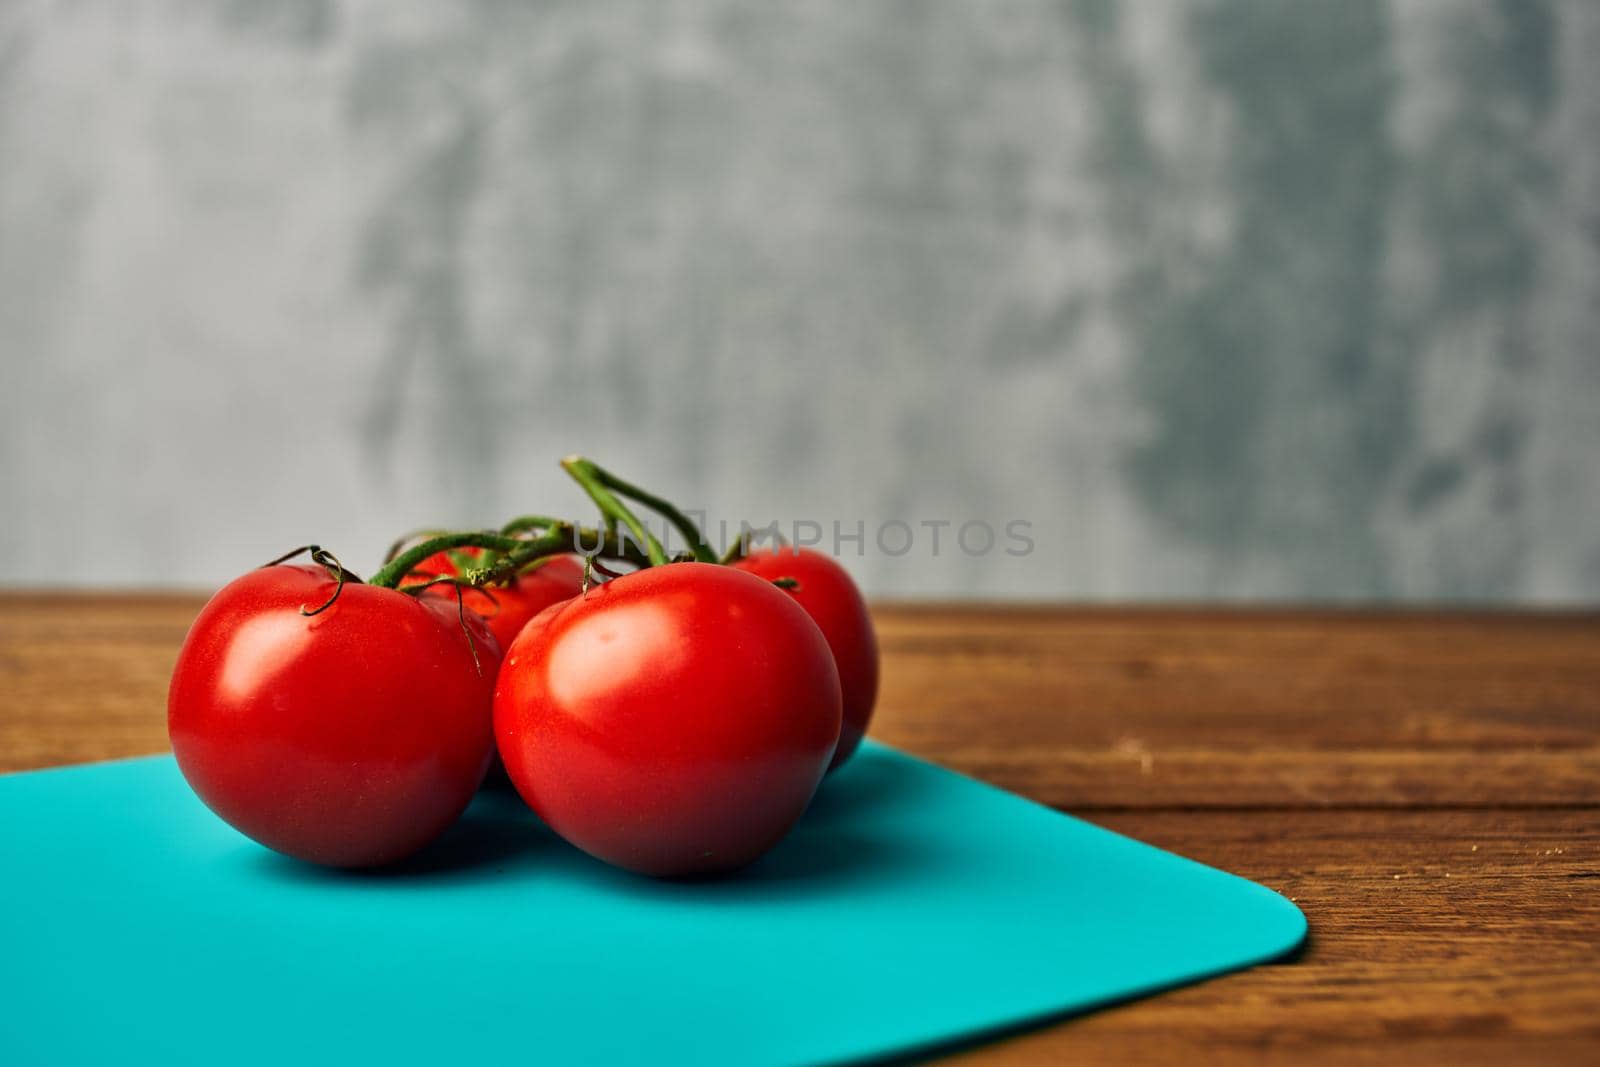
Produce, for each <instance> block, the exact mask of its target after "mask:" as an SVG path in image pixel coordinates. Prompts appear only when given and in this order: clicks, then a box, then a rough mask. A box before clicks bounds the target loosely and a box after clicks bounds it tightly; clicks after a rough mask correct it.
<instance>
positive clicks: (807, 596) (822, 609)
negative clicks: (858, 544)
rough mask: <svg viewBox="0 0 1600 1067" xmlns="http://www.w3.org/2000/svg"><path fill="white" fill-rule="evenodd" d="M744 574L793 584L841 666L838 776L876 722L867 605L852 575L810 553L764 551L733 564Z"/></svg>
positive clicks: (874, 657)
mask: <svg viewBox="0 0 1600 1067" xmlns="http://www.w3.org/2000/svg"><path fill="white" fill-rule="evenodd" d="M734 566H735V567H738V568H739V569H740V570H745V571H749V572H750V573H751V574H754V575H757V576H759V577H762V578H765V579H767V580H769V581H771V580H774V579H777V578H793V579H794V580H795V581H796V582H797V583H798V584H797V585H796V586H795V587H794V588H792V589H789V590H788V593H789V595H790V596H792V597H794V599H795V600H797V601H799V603H800V606H801V607H803V608H805V609H806V614H808V615H810V616H811V618H812V620H813V621H814V622H816V624H817V626H818V627H819V628H820V629H821V630H822V636H823V637H825V638H827V639H828V648H830V649H831V650H832V651H833V658H834V662H836V663H837V664H838V665H839V685H840V687H841V688H842V690H843V692H844V726H843V727H842V728H841V729H840V731H839V748H838V750H837V751H835V752H834V754H833V763H832V764H831V765H830V766H829V768H828V769H829V770H833V769H834V768H835V767H838V766H839V765H840V764H842V763H844V761H845V760H847V759H849V758H850V756H851V754H852V753H854V752H855V750H856V747H857V746H858V745H860V744H861V738H862V735H864V734H865V733H866V732H867V723H868V722H870V721H871V720H872V708H873V706H874V705H875V704H876V703H877V701H878V638H877V635H876V634H875V633H874V632H873V630H872V618H871V616H869V615H868V614H867V605H866V602H865V601H863V600H862V599H861V592H860V590H858V589H857V588H856V583H855V582H853V581H851V580H850V575H849V573H847V572H846V571H845V569H844V568H843V567H841V566H840V565H839V564H838V563H837V562H836V561H835V560H834V559H833V557H832V556H827V555H824V554H823V553H821V552H815V551H812V550H811V549H809V548H800V549H795V548H787V547H780V548H775V549H774V548H762V549H756V550H754V551H753V552H751V553H750V554H749V555H748V556H745V557H744V558H743V559H741V560H739V561H738V562H737V563H735V564H734Z"/></svg>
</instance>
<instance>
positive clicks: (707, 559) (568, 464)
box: [561, 456, 717, 563]
mask: <svg viewBox="0 0 1600 1067" xmlns="http://www.w3.org/2000/svg"><path fill="white" fill-rule="evenodd" d="M561 466H562V467H563V468H564V469H565V470H566V472H567V473H568V474H570V475H572V476H573V477H574V478H576V479H577V480H578V484H580V485H582V486H583V487H584V490H585V491H587V492H589V495H590V496H591V497H593V496H594V493H593V492H592V491H591V490H590V489H589V483H590V482H595V483H598V484H600V485H602V486H604V487H605V488H606V489H608V490H610V491H612V492H614V493H619V494H621V495H622V496H625V497H627V498H628V499H630V500H632V501H634V502H635V503H638V504H643V505H644V506H645V507H647V508H650V509H651V510H652V511H654V512H656V514H658V515H660V516H661V517H662V518H664V519H666V520H667V521H668V522H669V523H671V524H672V526H673V528H674V529H676V530H677V531H678V532H679V533H680V534H682V535H683V539H684V541H685V542H686V543H687V544H688V546H689V551H690V552H691V553H693V555H694V558H695V559H696V560H698V561H699V562H701V563H716V562H717V554H716V553H715V552H713V551H712V550H711V546H710V545H708V544H706V541H705V538H704V537H703V536H701V534H700V528H699V527H698V526H696V525H695V524H694V523H693V522H692V521H690V519H689V516H687V515H685V514H684V513H683V512H682V511H680V510H678V508H677V507H676V506H674V505H673V504H672V502H671V501H668V500H664V499H662V498H661V497H659V496H656V495H655V494H654V493H652V492H650V491H648V490H645V489H641V488H639V487H638V486H636V485H634V484H633V483H631V482H625V481H623V480H622V479H621V478H618V477H617V476H616V475H615V474H612V473H611V472H610V471H608V470H606V469H605V468H604V467H601V466H600V465H599V464H597V463H595V462H594V461H592V460H587V459H584V458H583V457H582V456H568V457H567V458H566V459H564V460H562V461H561ZM595 503H596V504H600V500H599V499H598V498H596V499H595ZM601 510H602V511H605V506H604V505H601ZM607 517H608V518H610V517H611V516H610V514H609V513H607ZM624 521H625V520H624Z"/></svg>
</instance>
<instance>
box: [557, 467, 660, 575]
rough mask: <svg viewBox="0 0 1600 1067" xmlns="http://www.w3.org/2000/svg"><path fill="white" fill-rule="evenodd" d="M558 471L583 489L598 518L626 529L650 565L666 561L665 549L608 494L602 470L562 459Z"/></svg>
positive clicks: (635, 517)
mask: <svg viewBox="0 0 1600 1067" xmlns="http://www.w3.org/2000/svg"><path fill="white" fill-rule="evenodd" d="M561 469H562V470H564V471H566V472H567V473H568V474H570V475H572V479H573V481H575V482H577V483H578V484H579V485H580V486H582V487H583V491H584V492H585V493H588V494H589V499H590V500H593V501H594V503H595V507H597V508H599V509H600V514H601V515H603V516H604V517H605V518H607V519H610V520H613V521H615V522H619V523H621V524H622V525H623V526H625V527H626V528H627V530H628V532H629V533H630V534H632V535H633V537H634V539H635V542H636V543H637V544H639V545H641V546H642V547H643V548H644V551H645V555H646V556H647V557H648V558H649V560H650V566H652V567H657V566H660V565H661V564H663V563H665V562H667V550H666V549H664V548H662V547H661V542H660V541H658V540H656V535H655V534H653V533H651V532H650V528H649V527H648V526H646V525H645V524H644V523H642V522H640V521H639V516H637V515H635V514H634V513H633V511H632V509H630V508H629V507H628V505H626V504H624V503H623V502H622V501H620V500H618V499H617V498H616V496H615V495H614V494H613V493H612V491H611V489H612V486H611V485H609V484H608V476H607V475H606V473H605V472H604V471H602V470H601V469H600V468H599V467H597V466H595V465H594V464H593V463H591V462H589V461H588V460H586V459H584V458H583V457H582V456H568V457H567V458H566V459H563V460H562V461H561Z"/></svg>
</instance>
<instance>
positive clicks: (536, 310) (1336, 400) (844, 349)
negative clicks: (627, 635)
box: [0, 0, 1600, 602]
mask: <svg viewBox="0 0 1600 1067" xmlns="http://www.w3.org/2000/svg"><path fill="white" fill-rule="evenodd" d="M1596 56H1600V4H1596V3H1593V2H1592V0H1567V2H1564V3H1553V2H1536V0H1503V2H1489V0H1450V2H1428V0H1388V2H1377V0H1348V2H1341V3H1337V4H1331V3H1317V2H1306V3H1281V2H1280V3H1271V2H1265V0H1211V2H1205V3H1189V4H1176V3H1167V2H1161V0H1154V2H1124V3H1120V4H1117V3H1111V2H1066V3H1044V2H1035V0H1015V2H1006V3H985V2H972V0H960V2H937V0H905V2H892V3H891V2H883V0H872V2H862V0H840V2H825V3H824V2H819V3H784V4H753V3H749V2H747V0H727V2H717V0H681V2H676V3H660V2H658V0H638V2H625V0H598V2H596V0H582V2H571V3H525V4H524V3H448V4H444V3H424V2H421V0H417V2H409V3H392V2H391V3H377V2H370V3H366V2H349V3H341V2H323V0H301V2H298V3H277V4H258V3H253V2H250V0H199V2H192V0H190V2H180V0H171V2H154V0H150V2H144V0H98V2H82V3H71V4H68V3H44V2H31V0H9V2H7V3H4V4H0V367H3V375H4V380H3V389H0V499H3V500H4V501H5V502H6V503H5V515H6V517H5V520H4V523H3V525H0V582H5V583H8V584H37V583H41V582H60V581H65V582H71V583H80V584H118V585H129V584H134V585H149V584H182V585H198V586H203V585H207V584H213V583H216V582H219V581H221V580H223V579H225V578H226V577H228V576H230V575H232V574H234V573H237V572H238V571H240V570H242V569H244V568H246V567H248V566H250V565H252V564H255V563H257V562H259V561H261V560H263V559H265V558H268V557H270V556H272V555H274V554H276V553H277V552H278V551H279V550H281V549H283V548H287V547H291V546H293V545H295V544H299V543H303V542H305V541H307V540H312V539H316V540H320V541H322V542H323V543H325V544H328V545H330V546H333V547H335V548H336V549H338V550H340V551H342V552H343V553H344V555H345V556H346V557H347V559H349V561H350V562H351V563H352V565H357V566H358V569H359V564H361V563H370V561H371V560H372V559H373V558H374V557H375V556H376V555H377V554H378V553H379V552H380V551H381V548H382V546H383V545H384V544H385V543H386V542H387V541H388V540H389V538H390V537H391V536H393V535H394V534H395V533H396V532H398V531H400V530H403V529H406V528H409V527H412V526H416V525H419V524H432V523H441V522H447V523H483V522H488V521H493V520H497V519H499V518H504V517H506V516H508V515H510V514H512V513H515V512H519V511H525V510H532V509H537V510H545V511H563V512H568V513H572V514H581V513H583V509H582V508H581V507H580V506H579V504H580V498H579V497H578V496H577V495H576V493H575V491H574V490H572V489H570V488H569V487H568V486H567V485H566V484H565V483H564V481H563V479H562V477H561V475H560V474H559V472H558V471H557V469H556V467H555V460H556V459H557V457H559V456H560V455H562V454H564V453H567V452H570V451H584V452H587V453H590V454H592V455H593V456H595V457H596V458H598V459H600V460H602V461H603V462H608V463H610V464H612V465H614V466H615V467H617V468H618V469H619V470H620V471H622V472H624V473H628V474H631V475H634V476H636V477H637V478H638V479H639V480H641V481H643V482H645V483H647V484H650V485H652V486H656V487H659V488H660V489H662V490H663V491H666V492H669V493H671V494H672V495H675V496H676V497H678V498H680V499H681V500H683V501H684V502H685V503H688V504H691V505H698V506H700V507H704V508H707V509H709V510H710V511H711V512H712V513H713V514H718V515H726V516H728V517H730V518H738V517H740V516H746V517H750V518H754V519H760V520H763V521H764V520H766V519H769V518H778V519H783V520H785V521H788V520H791V519H794V518H802V519H816V520H818V521H821V522H823V523H824V524H825V526H826V524H828V523H831V521H832V520H835V519H839V520H841V521H843V522H844V523H845V528H846V529H847V530H848V529H851V528H853V526H854V523H855V521H856V520H858V519H859V520H862V521H864V522H865V523H867V528H868V530H869V531H872V530H874V529H876V527H877V524H878V523H881V522H882V521H884V520H887V519H895V518H898V519H902V520H905V521H907V522H909V523H911V524H912V525H913V527H914V528H915V529H917V530H918V531H919V533H920V535H921V536H920V537H919V540H918V542H917V543H916V545H915V546H914V547H913V550H912V551H910V552H908V553H906V554H905V555H903V556H899V557H895V556H889V555H886V554H884V553H883V552H881V551H879V550H877V549H876V548H875V547H873V546H871V545H869V546H868V551H867V553H866V555H865V556H864V557H863V558H859V559H856V558H853V557H852V559H851V565H852V567H853V568H854V569H855V571H856V572H857V574H858V575H859V576H860V577H861V579H862V580H863V582H864V583H865V584H866V585H867V586H868V587H869V589H870V590H871V591H872V592H874V593H877V594H894V595H940V596H949V595H957V596H1018V597H1057V596H1071V597H1095V598H1098V597H1142V598H1230V599H1231V598H1329V599H1380V600H1388V599H1394V600H1436V599H1474V600H1488V601H1508V602H1544V601H1587V602H1593V601H1595V600H1597V599H1600V469H1597V463H1596V460H1597V458H1600V342H1597V338H1600V246H1597V240H1600V64H1597V63H1596V62H1595V57H1596ZM946 519H948V520H953V521H955V522H957V523H959V522H961V521H965V520H969V519H982V520H985V521H988V522H991V523H993V524H994V525H996V526H999V525H1001V524H1003V523H1004V522H1006V521H1010V520H1014V519H1022V520H1027V521H1029V522H1031V523H1032V536H1033V540H1034V543H1035V550H1034V551H1033V553H1032V554H1030V555H1027V556H1020V557H1019V556H1011V555H1007V554H1005V553H1004V552H1002V551H998V550H997V551H994V552H991V553H989V554H987V555H983V556H979V557H968V556H965V555H963V554H962V553H961V552H960V551H959V550H955V549H953V547H952V546H951V544H950V541H949V539H948V537H949V534H948V531H947V532H946V535H945V536H946V540H945V541H944V543H943V544H942V546H941V549H942V550H941V552H940V554H939V555H938V556H935V555H933V553H932V552H931V545H930V544H929V539H928V534H929V533H930V532H931V531H930V530H929V528H927V527H921V526H919V525H918V524H920V523H922V522H925V521H938V520H946ZM869 540H870V532H869ZM891 540H893V539H892V538H891ZM852 551H853V550H852Z"/></svg>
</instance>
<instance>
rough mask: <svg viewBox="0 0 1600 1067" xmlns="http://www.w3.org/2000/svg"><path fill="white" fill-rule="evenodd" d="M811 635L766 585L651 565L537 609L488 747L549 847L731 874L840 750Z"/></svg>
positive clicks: (835, 690) (775, 832)
mask: <svg viewBox="0 0 1600 1067" xmlns="http://www.w3.org/2000/svg"><path fill="white" fill-rule="evenodd" d="M839 708H840V705H839V674H838V671H837V669H836V668H835V667H834V664H833V657H832V655H830V654H829V652H828V646H827V643H826V642H825V641H824V640H823V637H822V633H821V631H819V630H818V629H817V627H816V624H815V623H813V622H812V621H811V620H810V619H809V618H808V617H807V616H806V613H805V612H804V611H802V610H800V608H799V607H797V606H796V604H795V603H794V601H793V600H792V599H790V598H789V597H787V596H785V595H783V593H782V591H781V590H779V589H778V588H777V587H776V586H774V585H772V584H771V583H769V582H763V581H760V580H758V579H756V578H754V577H753V576H751V575H748V574H745V573H742V572H740V571H737V570H734V569H733V568H731V567H722V566H719V565H716V564H709V563H671V564H666V565H664V566H659V567H651V568H648V569H646V570H642V571H638V572H637V573H634V574H629V575H626V576H624V577H622V578H618V579H616V580H614V581H610V582H607V583H605V584H604V585H601V586H598V587H595V588H592V589H590V590H589V592H588V593H587V594H585V595H584V596H582V597H579V598H578V599H576V600H569V601H567V602H566V603H565V604H561V605H558V606H556V607H553V608H550V609H548V610H547V611H545V612H544V613H542V614H541V615H539V616H538V617H537V618H535V619H534V620H533V621H532V622H531V623H529V624H528V625H527V626H526V627H525V628H524V629H523V631H522V633H521V634H520V635H519V636H518V637H517V640H516V641H515V642H514V643H513V644H512V646H511V648H510V649H508V650H507V652H506V658H505V663H504V665H503V666H502V667H501V670H500V680H499V684H498V686H497V688H496V690H495V704H494V717H495V737H496V740H497V741H498V743H499V746H500V756H501V758H502V759H503V760H504V761H505V764H506V770H507V771H508V772H509V773H510V775H511V780H512V782H513V783H515V785H516V787H517V790H518V792H520V793H521V794H522V797H523V799H524V800H526V801H527V802H528V804H529V806H530V807H532V808H533V809H534V811H536V812H538V813H539V815H540V816H541V817H542V818H543V819H544V821H545V822H546V823H548V824H549V825H550V827H551V828H552V829H554V830H555V831H556V832H557V833H558V834H560V835H561V836H562V837H564V838H566V839H567V840H568V841H570V842H572V843H573V844H574V845H577V846H578V847H579V848H581V849H583V850H584V851H585V852H588V853H589V854H590V855H593V856H596V857H598V858H600V859H602V860H605V861H606V862H608V863H613V864H615V865H617V866H619V867H625V868H627V869H628V870H632V871H638V872H640V873H642V874H650V875H655V876H657V877H683V876H690V875H703V874H714V873H720V872H724V871H730V870H734V869H736V868H738V867H742V866H744V865H745V864H747V863H749V862H751V861H752V860H754V859H755V858H756V857H758V856H760V855H761V854H762V853H764V852H766V851H767V850H768V849H769V848H771V847H772V846H773V845H775V844H777V842H778V841H779V840H780V839H781V838H782V837H783V835H784V834H786V833H787V832H788V831H789V828H790V827H791V826H793V825H794V823H795V820H797V819H799V818H800V816H801V814H802V813H803V812H804V811H805V809H806V806H807V805H808V804H809V803H810V802H811V797H812V794H813V793H814V792H815V791H816V788H817V783H818V781H820V780H821V778H822V775H823V772H824V771H825V770H826V769H827V766H828V761H829V760H830V759H831V758H832V756H833V749H834V745H835V743H836V742H837V741H838V739H839V716H840V710H839Z"/></svg>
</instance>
